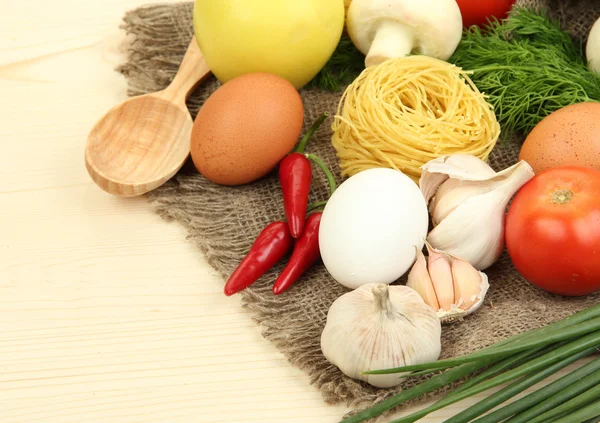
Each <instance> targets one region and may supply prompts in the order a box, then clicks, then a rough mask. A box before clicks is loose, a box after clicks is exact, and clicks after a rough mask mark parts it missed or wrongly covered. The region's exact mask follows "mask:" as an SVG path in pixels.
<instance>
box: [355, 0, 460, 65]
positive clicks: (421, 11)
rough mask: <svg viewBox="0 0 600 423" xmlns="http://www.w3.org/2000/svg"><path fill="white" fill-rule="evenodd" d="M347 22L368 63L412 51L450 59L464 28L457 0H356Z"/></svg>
mask: <svg viewBox="0 0 600 423" xmlns="http://www.w3.org/2000/svg"><path fill="white" fill-rule="evenodd" d="M346 25H347V30H348V35H349V36H350V38H351V39H352V42H353V43H354V45H355V46H356V48H357V49H358V50H360V51H361V52H362V53H363V54H365V55H366V58H365V65H366V66H367V67H368V66H371V65H376V64H379V63H381V62H383V61H385V60H387V59H392V58H397V57H404V56H406V55H408V54H410V53H411V52H414V53H415V54H422V55H425V56H431V57H435V58H437V59H441V60H447V59H448V58H449V57H450V56H451V55H452V53H454V50H456V47H457V46H458V43H459V41H460V38H461V36H462V29H463V25H462V15H461V13H460V9H459V7H458V5H457V3H456V0H353V1H352V3H351V4H350V7H349V9H348V19H347V24H346Z"/></svg>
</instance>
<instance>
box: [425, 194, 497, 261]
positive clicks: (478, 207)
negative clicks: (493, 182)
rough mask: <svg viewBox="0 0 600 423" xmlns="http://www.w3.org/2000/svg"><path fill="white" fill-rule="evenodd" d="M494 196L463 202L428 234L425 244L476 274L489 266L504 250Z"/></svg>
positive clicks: (481, 196)
mask: <svg viewBox="0 0 600 423" xmlns="http://www.w3.org/2000/svg"><path fill="white" fill-rule="evenodd" d="M502 203H503V201H501V199H500V198H499V197H498V195H497V194H496V193H494V192H490V193H487V194H482V195H477V196H475V197H471V198H469V199H468V200H466V201H465V202H464V203H463V204H461V205H460V206H458V207H457V208H456V209H455V210H454V211H453V212H451V213H450V214H449V215H448V216H447V217H446V218H445V219H444V220H442V221H441V222H440V223H439V224H438V225H437V226H436V227H435V228H433V230H432V231H431V232H429V234H428V235H427V242H428V243H429V244H431V245H432V246H434V247H435V248H437V249H439V250H442V251H445V252H447V253H448V254H451V255H453V256H455V257H461V258H462V259H463V260H466V261H468V262H469V263H470V264H471V265H473V267H475V268H476V269H478V270H484V269H486V268H488V267H489V266H491V265H492V264H493V263H494V262H495V261H496V260H497V259H498V257H500V254H501V253H502V250H503V249H504V212H503V211H501V209H502Z"/></svg>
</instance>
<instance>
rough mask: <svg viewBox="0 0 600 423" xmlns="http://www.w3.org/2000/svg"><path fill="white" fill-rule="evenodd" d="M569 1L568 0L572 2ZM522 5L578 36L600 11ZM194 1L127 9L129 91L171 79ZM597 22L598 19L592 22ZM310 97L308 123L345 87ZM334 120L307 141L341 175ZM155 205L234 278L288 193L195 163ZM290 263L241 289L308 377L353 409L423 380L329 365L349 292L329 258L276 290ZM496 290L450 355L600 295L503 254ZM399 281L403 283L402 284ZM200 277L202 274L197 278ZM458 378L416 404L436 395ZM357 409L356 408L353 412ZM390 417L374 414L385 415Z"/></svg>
mask: <svg viewBox="0 0 600 423" xmlns="http://www.w3.org/2000/svg"><path fill="white" fill-rule="evenodd" d="M567 3H568V4H567ZM518 4H521V5H525V6H531V7H545V8H547V9H548V10H550V11H551V12H552V14H553V15H554V17H556V18H557V19H559V20H560V22H561V24H562V25H563V27H564V28H566V29H567V30H569V31H570V32H571V34H572V35H573V37H574V38H579V39H585V35H586V34H587V30H588V29H589V27H590V26H591V23H590V16H591V14H592V13H596V12H597V13H596V15H595V16H600V5H598V6H597V7H596V9H595V10H593V11H590V10H589V7H587V8H585V10H586V11H582V8H584V6H585V5H586V4H587V2H585V1H572V2H559V1H556V0H548V1H539V0H525V1H522V0H520V1H519V2H518ZM192 8H193V3H192V2H187V3H179V4H158V5H150V6H143V7H140V8H137V9H134V10H131V11H129V12H127V14H126V15H125V16H124V18H123V24H122V28H124V29H125V31H126V33H127V35H128V36H127V38H126V44H125V48H126V50H127V61H126V63H124V64H123V65H121V66H119V67H118V69H117V70H118V72H120V73H121V74H123V75H124V76H125V77H126V79H127V83H128V94H129V95H130V96H135V95H140V94H145V93H148V92H153V91H157V90H160V89H163V88H165V87H166V86H167V85H168V84H169V83H170V82H171V80H172V79H173V77H174V75H175V73H176V71H177V69H178V66H179V64H180V62H181V58H182V57H183V54H184V52H185V50H186V47H187V45H188V43H189V41H190V39H191V37H192V36H193V28H192ZM591 22H592V23H593V21H591ZM218 86H219V83H218V81H216V79H215V78H210V79H209V80H208V81H206V82H205V83H203V84H202V85H201V86H200V87H199V88H198V89H197V90H196V91H195V92H194V93H193V94H192V95H191V96H190V98H189V99H188V102H187V104H188V107H189V109H190V113H191V114H192V117H195V115H196V113H197V112H198V110H199V108H200V107H201V105H202V104H203V102H204V101H205V100H206V98H207V97H208V96H209V95H210V94H211V93H212V92H213V91H214V90H215V89H216V88H218ZM301 95H302V98H303V101H304V105H305V115H306V116H305V130H306V129H307V128H308V127H309V126H310V124H311V123H312V122H313V121H314V120H315V119H316V118H317V117H318V116H319V115H320V114H321V113H322V112H324V111H328V112H329V114H330V116H333V115H334V114H335V111H336V108H337V104H338V102H339V98H340V96H341V93H328V92H321V91H318V90H314V89H312V90H301ZM330 124H331V118H329V119H328V120H327V121H326V123H325V124H324V125H323V126H322V127H321V128H320V129H319V130H318V131H317V132H316V133H315V134H314V136H313V140H312V141H311V144H310V145H309V150H310V152H312V153H315V154H317V155H319V156H320V157H321V158H322V159H323V160H324V161H325V162H326V163H327V164H328V165H329V166H330V167H331V168H332V169H333V170H335V173H336V176H337V179H338V182H340V181H341V178H340V172H339V167H338V164H337V159H336V156H335V152H334V150H333V148H332V147H331V143H330V139H331V129H330ZM519 141H520V140H518V139H515V140H512V141H511V142H509V143H502V144H500V143H499V144H498V145H497V147H496V148H495V149H494V151H493V152H492V155H491V156H490V164H491V165H492V166H493V167H494V168H495V169H497V170H499V169H503V168H505V167H508V166H510V165H511V164H513V163H514V162H515V161H516V160H517V156H518V144H519ZM326 195H327V183H326V181H325V179H324V178H323V177H322V176H317V177H316V180H315V181H314V182H313V191H312V193H311V197H312V200H321V199H323V198H326ZM147 198H148V199H149V200H150V201H151V202H152V203H153V205H154V206H155V209H156V211H157V213H159V214H160V215H161V216H162V217H163V218H165V219H167V220H172V221H176V222H178V223H179V224H181V225H183V226H184V227H185V228H186V230H187V239H188V240H190V241H191V242H193V243H194V244H195V245H196V246H197V247H198V248H199V250H200V251H201V252H202V254H203V255H204V256H205V258H206V260H207V262H208V263H209V265H210V266H211V267H212V268H214V269H215V270H216V271H217V272H218V274H219V275H220V276H221V277H222V278H223V279H226V278H227V277H228V276H229V274H231V272H232V271H233V270H234V268H235V266H236V265H237V264H238V263H239V261H240V260H241V259H242V258H243V256H244V255H245V254H246V252H247V251H248V248H249V247H250V245H251V243H252V241H253V240H254V239H255V237H256V235H258V233H259V232H260V230H262V228H264V227H265V226H266V225H267V224H268V223H269V222H271V221H273V220H276V219H280V218H282V217H283V207H282V200H281V192H280V187H279V184H278V180H277V177H276V175H275V173H272V174H271V175H269V176H268V177H266V178H263V179H262V180H260V181H257V182H255V183H253V184H248V185H245V186H240V187H235V188H231V187H221V186H217V185H215V184H212V183H211V182H209V181H207V180H206V179H204V178H203V177H202V176H201V175H199V174H198V172H196V171H195V169H194V168H193V166H192V164H191V163H190V162H188V163H187V164H186V165H185V166H184V167H183V168H182V170H181V171H180V172H179V173H178V174H177V175H176V176H175V177H174V178H173V179H172V180H171V181H169V182H168V183H166V184H165V185H163V186H162V187H160V188H158V189H156V190H155V191H153V192H151V193H149V194H148V195H147ZM283 263H285V260H283V261H282V263H280V264H279V265H277V266H276V267H275V268H274V269H273V270H272V271H270V272H268V273H267V274H266V275H265V276H264V277H263V278H262V279H261V280H260V281H258V282H257V283H256V284H255V285H253V286H252V287H251V288H249V289H247V290H245V291H243V292H242V293H241V294H240V295H241V296H242V303H243V306H244V307H245V308H247V309H249V310H250V311H251V313H252V316H253V319H254V320H255V321H256V322H257V324H258V325H259V326H260V327H261V331H262V334H263V336H264V337H265V338H266V339H268V340H269V341H270V342H272V343H274V344H275V345H276V347H277V348H278V349H279V350H280V351H281V352H282V353H283V354H284V355H285V356H286V358H287V359H288V360H289V362H290V363H291V364H292V365H294V366H297V367H298V368H300V369H301V370H303V371H304V372H305V373H306V374H307V375H309V376H310V383H311V384H312V385H314V386H315V387H316V388H317V389H319V390H320V391H321V393H322V396H323V399H324V400H325V402H327V403H330V404H335V403H345V404H346V405H347V406H349V407H351V408H353V409H354V410H358V409H361V408H363V407H366V406H369V405H372V404H373V403H376V402H379V401H382V400H384V399H386V398H388V397H389V396H391V395H394V394H396V393H397V392H399V391H400V390H402V389H406V388H408V387H410V386H413V385H414V384H415V383H417V382H419V381H421V380H422V379H410V380H407V381H406V382H405V383H403V384H402V385H400V386H398V387H396V388H391V389H377V388H374V387H372V386H370V385H368V384H365V383H362V382H359V381H356V380H353V379H350V378H348V377H346V376H345V375H343V374H342V373H341V372H340V371H339V369H337V368H336V367H335V366H333V365H331V364H330V363H328V362H327V361H326V360H325V358H324V356H323V355H322V353H321V350H320V335H321V331H322V328H323V326H324V324H325V320H326V315H327V311H328V309H329V306H330V305H331V303H332V302H333V301H334V300H335V299H336V298H338V297H339V296H340V295H342V294H344V293H345V292H348V290H347V289H346V288H344V287H342V286H341V285H339V284H337V283H336V282H335V281H333V280H332V279H331V278H330V277H329V275H328V274H327V272H326V270H325V269H324V267H323V266H322V265H321V264H318V265H316V266H314V267H313V268H312V269H311V270H310V271H309V272H308V273H307V274H306V275H305V277H304V278H303V279H302V281H300V282H298V283H297V284H296V285H295V286H294V288H293V289H291V290H290V291H288V292H286V294H285V295H281V296H278V297H275V296H274V295H273V294H272V292H271V286H272V284H273V282H274V280H275V278H276V277H277V275H278V274H279V273H280V272H281V270H282V268H283ZM487 273H488V276H489V279H490V283H491V288H490V291H489V293H488V296H487V297H486V302H485V304H484V306H483V307H482V308H481V309H480V310H479V311H478V312H477V313H476V314H474V315H472V316H469V317H468V318H467V319H465V320H464V321H462V322H459V323H456V324H453V325H448V326H444V331H443V336H442V345H443V353H442V357H451V356H457V355H462V354H465V353H468V352H471V351H473V350H476V349H479V348H482V347H484V346H487V345H490V344H492V343H494V342H497V341H499V340H501V339H504V338H506V337H508V336H511V335H513V334H516V333H520V332H522V331H525V330H528V329H532V328H536V327H540V326H542V325H546V324H548V323H551V322H553V321H556V320H557V319H560V318H563V317H566V316H567V315H569V314H572V313H573V312H575V311H577V310H580V309H583V308H585V307H588V306H590V305H592V304H595V303H597V302H598V300H599V299H600V295H593V296H589V297H586V298H561V297H557V296H553V295H550V294H547V293H544V292H542V291H540V290H538V289H536V288H534V287H532V286H531V285H530V284H528V283H527V282H526V281H524V280H523V279H522V278H521V277H520V275H519V274H518V273H517V272H516V270H515V269H514V268H513V267H512V264H511V262H510V260H509V258H508V257H507V255H506V254H504V255H503V256H502V257H501V259H500V260H499V261H498V262H497V263H496V264H495V265H494V266H493V267H492V268H491V269H489V270H488V271H487ZM403 282H404V281H403V280H401V281H398V282H397V283H403ZM198 283H201V281H198ZM453 386H454V385H452V386H449V387H447V388H446V389H444V390H440V391H437V392H435V393H432V394H430V395H427V396H425V397H423V398H421V399H419V400H414V401H412V402H411V403H415V402H421V401H424V400H429V399H432V398H434V397H437V396H439V395H441V394H443V393H444V392H445V391H448V390H450V389H452V387H453ZM351 414H352V413H351ZM385 418H386V415H383V416H380V418H378V419H374V420H373V421H383V420H384V419H385Z"/></svg>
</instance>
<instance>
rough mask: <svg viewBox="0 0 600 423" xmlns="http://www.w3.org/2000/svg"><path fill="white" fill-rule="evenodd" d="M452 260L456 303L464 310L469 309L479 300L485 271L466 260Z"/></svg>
mask: <svg viewBox="0 0 600 423" xmlns="http://www.w3.org/2000/svg"><path fill="white" fill-rule="evenodd" d="M451 260H452V280H453V281H454V304H455V305H456V306H457V307H459V308H461V309H463V310H469V309H470V308H471V307H472V306H473V305H474V304H475V303H476V302H477V301H478V295H479V294H480V292H481V283H482V280H483V276H482V275H483V273H481V272H479V271H478V270H477V269H475V268H474V267H473V266H471V264H469V263H468V262H466V261H464V260H460V259H456V258H452V259H451Z"/></svg>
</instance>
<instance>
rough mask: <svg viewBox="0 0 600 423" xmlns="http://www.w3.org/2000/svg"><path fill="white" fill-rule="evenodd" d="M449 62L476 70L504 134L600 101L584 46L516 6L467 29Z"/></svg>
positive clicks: (599, 78) (598, 78)
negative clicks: (569, 108) (564, 110)
mask: <svg viewBox="0 0 600 423" xmlns="http://www.w3.org/2000/svg"><path fill="white" fill-rule="evenodd" d="M449 62H451V63H454V64H455V65H457V66H460V67H461V68H463V69H465V70H469V71H472V72H473V74H472V75H471V79H472V81H473V82H474V83H475V85H476V86H477V88H479V90H480V91H482V92H483V93H484V94H485V95H487V96H488V102H489V103H490V104H491V105H492V106H493V107H494V111H495V114H496V117H497V119H498V122H499V123H500V124H501V125H502V129H503V132H504V135H505V136H507V135H510V134H511V133H514V132H518V133H522V134H528V133H529V132H530V131H531V130H532V129H533V128H534V127H535V125H536V124H537V123H538V122H540V121H541V120H542V119H543V118H544V117H546V116H547V115H549V114H550V113H552V112H554V111H556V110H558V109H561V108H563V107H565V106H568V105H570V104H574V103H580V102H584V101H600V75H598V74H595V73H593V72H591V71H589V70H588V68H587V62H586V59H585V53H584V48H583V45H582V43H581V42H576V41H574V40H573V39H572V38H571V36H570V35H569V33H568V32H566V31H564V30H562V29H561V27H560V24H559V23H558V22H557V21H553V20H551V19H550V18H549V17H548V15H547V13H546V12H545V11H536V10H531V9H526V8H523V7H515V8H514V9H513V11H512V12H511V14H510V16H509V17H508V18H507V19H505V20H503V21H498V20H494V21H492V22H491V23H490V24H489V25H488V26H487V27H485V28H483V29H480V28H477V27H471V28H469V29H468V30H466V31H465V33H464V35H463V38H462V40H461V42H460V44H459V45H458V48H457V49H456V51H455V52H454V54H453V56H452V57H451V58H450V59H449Z"/></svg>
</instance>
